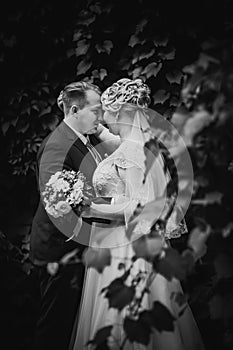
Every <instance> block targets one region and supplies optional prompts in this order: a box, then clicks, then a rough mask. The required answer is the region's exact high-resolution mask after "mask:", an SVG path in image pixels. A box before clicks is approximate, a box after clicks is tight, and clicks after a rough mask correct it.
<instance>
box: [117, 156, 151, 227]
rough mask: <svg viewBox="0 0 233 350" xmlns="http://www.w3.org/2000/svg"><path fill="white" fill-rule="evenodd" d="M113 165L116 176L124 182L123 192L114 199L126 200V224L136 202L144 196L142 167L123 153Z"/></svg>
mask: <svg viewBox="0 0 233 350" xmlns="http://www.w3.org/2000/svg"><path fill="white" fill-rule="evenodd" d="M114 165H115V167H116V171H117V173H118V176H119V177H120V178H121V180H122V181H123V182H124V184H125V191H124V194H123V195H121V196H119V197H118V199H116V201H119V202H123V201H125V202H126V207H125V222H126V225H127V223H128V221H129V218H130V217H131V215H132V214H133V212H134V210H135V209H136V207H137V205H138V203H139V202H140V201H141V200H142V199H143V198H144V197H145V194H144V189H143V178H144V168H143V166H140V164H138V163H137V162H135V160H134V159H132V158H131V159H127V158H126V157H125V155H122V157H119V158H118V159H116V160H115V162H114Z"/></svg>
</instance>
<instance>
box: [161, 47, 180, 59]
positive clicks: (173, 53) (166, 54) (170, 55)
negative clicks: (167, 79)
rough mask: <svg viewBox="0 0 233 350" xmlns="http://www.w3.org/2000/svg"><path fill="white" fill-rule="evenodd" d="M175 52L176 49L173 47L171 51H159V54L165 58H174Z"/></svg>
mask: <svg viewBox="0 0 233 350" xmlns="http://www.w3.org/2000/svg"><path fill="white" fill-rule="evenodd" d="M175 53H176V50H175V49H174V48H173V49H172V50H171V51H169V52H159V54H158V56H159V57H161V58H162V59H163V60H174V58H175Z"/></svg>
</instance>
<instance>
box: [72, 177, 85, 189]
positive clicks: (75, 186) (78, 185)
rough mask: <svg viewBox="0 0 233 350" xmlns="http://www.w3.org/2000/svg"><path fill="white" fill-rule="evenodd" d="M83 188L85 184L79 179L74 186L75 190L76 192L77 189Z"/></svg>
mask: <svg viewBox="0 0 233 350" xmlns="http://www.w3.org/2000/svg"><path fill="white" fill-rule="evenodd" d="M83 187H84V182H83V181H82V180H80V179H78V180H77V181H76V182H75V184H74V186H73V189H74V190H76V189H81V190H82V189H83Z"/></svg>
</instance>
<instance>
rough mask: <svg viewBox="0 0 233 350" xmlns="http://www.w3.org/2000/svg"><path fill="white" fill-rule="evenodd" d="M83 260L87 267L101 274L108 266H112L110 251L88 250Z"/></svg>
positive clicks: (101, 249)
mask: <svg viewBox="0 0 233 350" xmlns="http://www.w3.org/2000/svg"><path fill="white" fill-rule="evenodd" d="M83 260H84V263H85V265H86V266H87V267H93V268H94V269H96V270H97V271H98V272H100V273H101V272H103V270H104V268H105V267H106V266H109V265H110V264H111V254H110V249H108V248H99V249H98V248H88V249H87V250H86V251H85V252H84V254H83Z"/></svg>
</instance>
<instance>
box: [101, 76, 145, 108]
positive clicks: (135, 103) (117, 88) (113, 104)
mask: <svg viewBox="0 0 233 350" xmlns="http://www.w3.org/2000/svg"><path fill="white" fill-rule="evenodd" d="M150 101H151V99H150V88H149V87H148V85H146V84H145V83H144V82H143V81H142V80H141V79H135V80H131V79H128V78H123V79H120V80H118V81H117V82H116V83H114V84H112V85H111V86H110V87H108V88H107V89H106V90H105V91H104V92H103V94H102V95H101V102H102V105H103V109H104V110H106V111H110V112H119V111H120V109H121V107H126V106H127V105H128V107H130V105H131V107H136V108H147V107H148V105H149V104H150ZM126 108H127V107H126Z"/></svg>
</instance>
